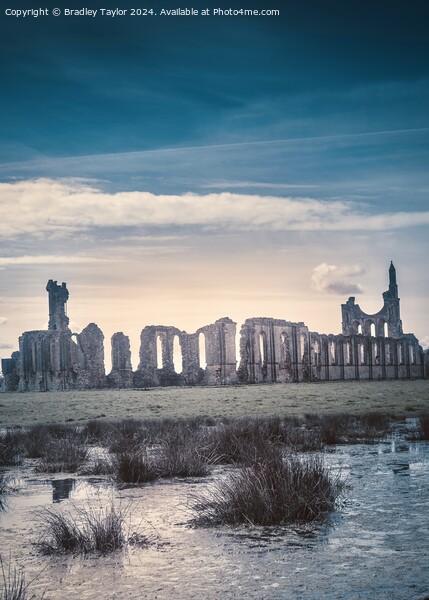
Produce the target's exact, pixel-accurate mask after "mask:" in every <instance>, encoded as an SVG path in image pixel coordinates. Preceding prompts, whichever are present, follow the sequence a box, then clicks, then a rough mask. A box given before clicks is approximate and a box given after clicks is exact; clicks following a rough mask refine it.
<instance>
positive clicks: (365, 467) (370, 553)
mask: <svg viewBox="0 0 429 600" xmlns="http://www.w3.org/2000/svg"><path fill="white" fill-rule="evenodd" d="M325 463H326V466H327V467H328V468H329V469H331V470H332V471H333V472H334V473H335V474H339V475H340V476H341V477H342V478H343V479H344V480H345V482H346V489H345V492H344V497H343V499H342V501H341V502H340V506H339V508H338V510H337V511H335V512H334V513H333V514H332V515H329V516H328V517H327V518H326V519H325V520H324V521H323V522H321V523H318V524H317V525H315V526H308V525H307V526H290V527H270V528H268V527H265V528H257V527H250V526H249V527H238V528H231V527H219V528H214V529H196V528H193V527H190V526H189V525H188V523H189V521H190V519H191V518H192V517H193V516H194V513H193V512H192V502H193V498H194V497H195V495H196V494H197V493H198V492H204V491H205V490H207V488H208V487H209V486H210V483H211V481H212V479H213V478H215V477H218V476H219V475H221V473H219V472H218V473H217V474H216V473H215V474H214V475H213V476H212V477H211V478H210V477H209V478H205V479H204V480H203V481H200V482H198V481H197V480H192V481H190V482H189V481H188V482H186V483H185V482H183V481H163V482H161V483H159V482H158V483H152V484H147V485H145V486H142V487H128V488H123V489H121V490H118V489H117V488H116V487H115V486H114V485H113V484H112V483H110V482H109V481H108V480H107V479H104V478H102V477H100V478H95V477H94V478H88V477H78V476H73V475H69V476H67V475H65V476H62V477H61V476H55V477H46V476H45V475H41V474H40V475H39V474H35V473H34V469H33V466H32V465H31V464H27V465H26V466H24V467H22V468H19V469H12V470H9V471H8V473H9V476H10V478H11V479H10V481H11V485H12V487H13V488H14V491H13V492H12V493H11V494H8V495H7V498H6V507H5V509H4V510H3V511H2V512H1V513H0V540H1V548H2V554H3V555H4V556H5V557H8V556H9V553H10V556H11V558H12V560H13V561H14V563H15V564H16V565H18V566H19V567H24V568H25V571H26V579H27V581H30V580H32V579H33V578H35V580H34V582H33V583H32V585H31V592H32V593H36V592H37V593H39V594H41V592H43V591H45V599H46V600H49V599H52V600H59V599H61V600H62V599H63V598H67V599H74V598H76V599H78V598H79V599H80V600H86V599H93V598H100V597H101V598H103V600H108V599H114V598H115V599H119V598H121V599H131V598H134V599H137V598H150V599H154V598H156V599H174V600H177V599H191V598H195V599H199V600H200V599H204V600H206V599H208V600H210V599H216V598H227V599H229V598H237V599H241V598H246V599H247V598H250V599H254V600H256V599H257V600H260V599H264V598H269V599H271V598H273V599H276V598H278V599H280V598H281V599H295V598H296V599H298V598H299V599H304V600H305V599H317V600H319V599H321V600H325V599H326V600H328V599H329V600H332V599H335V600H338V599H345V600H354V599H356V600H357V599H362V598H371V600H374V599H386V600H387V599H392V598H395V600H409V599H412V598H416V599H419V598H423V597H424V596H425V595H427V594H429V581H428V576H427V566H428V564H429V469H428V466H429V444H428V443H427V442H408V441H405V440H404V439H403V438H402V439H399V438H398V437H396V438H394V439H393V440H390V441H386V442H383V443H380V444H378V445H376V446H365V445H359V446H357V445H353V446H347V445H344V446H338V447H336V448H335V449H334V450H333V451H332V452H329V453H327V454H325ZM112 501H114V502H115V503H116V504H120V505H121V507H123V508H124V510H126V513H127V518H126V528H127V530H128V532H129V533H130V534H131V533H133V532H137V533H139V534H144V535H147V536H149V537H150V540H151V543H150V544H149V545H148V546H146V547H141V546H139V545H130V546H128V547H127V549H126V550H124V551H118V552H115V553H113V554H111V555H108V556H89V557H80V556H77V557H76V556H75V557H69V556H59V557H55V558H54V557H51V558H49V557H45V556H42V555H40V554H39V552H38V549H37V546H36V545H35V542H36V541H37V540H38V539H39V537H40V534H41V526H40V522H39V517H38V514H39V513H40V510H41V509H42V508H43V507H46V506H50V507H54V508H55V509H62V510H69V511H73V510H76V509H78V508H79V507H82V506H88V505H90V506H92V507H96V506H106V505H107V504H108V503H110V502H112Z"/></svg>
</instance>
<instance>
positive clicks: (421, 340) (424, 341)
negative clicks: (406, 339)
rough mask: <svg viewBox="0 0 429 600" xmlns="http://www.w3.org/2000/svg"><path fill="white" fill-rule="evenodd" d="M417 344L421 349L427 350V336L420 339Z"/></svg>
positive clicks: (428, 339) (428, 346)
mask: <svg viewBox="0 0 429 600" xmlns="http://www.w3.org/2000/svg"><path fill="white" fill-rule="evenodd" d="M419 342H420V345H421V346H422V347H423V349H426V348H429V335H425V336H424V337H422V338H420V340H419Z"/></svg>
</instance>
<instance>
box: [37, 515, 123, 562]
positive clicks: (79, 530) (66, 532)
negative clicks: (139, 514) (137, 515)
mask: <svg viewBox="0 0 429 600" xmlns="http://www.w3.org/2000/svg"><path fill="white" fill-rule="evenodd" d="M41 518H42V521H43V524H44V526H45V528H46V530H47V531H46V532H45V534H44V535H43V537H42V539H41V540H40V542H39V547H40V550H41V552H42V553H43V554H67V553H72V554H89V553H93V552H98V553H100V554H105V553H108V552H113V551H114V550H118V549H120V548H123V547H124V545H125V542H126V539H125V534H124V521H125V512H124V511H123V510H121V509H117V508H115V507H114V506H113V504H112V505H111V506H109V507H107V508H104V509H98V510H96V509H94V508H91V507H89V508H83V509H79V510H77V511H76V515H75V516H73V515H71V514H69V513H61V512H57V511H55V510H54V509H51V508H46V509H44V511H43V512H42V513H41Z"/></svg>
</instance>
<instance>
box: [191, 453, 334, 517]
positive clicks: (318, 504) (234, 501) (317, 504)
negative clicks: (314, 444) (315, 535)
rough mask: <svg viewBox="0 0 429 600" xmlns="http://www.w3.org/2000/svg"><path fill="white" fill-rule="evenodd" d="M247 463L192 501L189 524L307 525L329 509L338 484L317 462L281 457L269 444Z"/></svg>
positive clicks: (311, 458) (317, 460)
mask: <svg viewBox="0 0 429 600" xmlns="http://www.w3.org/2000/svg"><path fill="white" fill-rule="evenodd" d="M250 458H253V460H250ZM247 462H248V465H247V466H244V467H242V468H240V469H237V470H234V471H233V472H231V473H230V474H229V476H227V477H226V478H224V479H222V480H221V481H219V482H218V483H216V484H214V486H213V487H212V490H211V492H210V493H209V494H208V495H205V496H204V497H200V498H199V499H198V501H197V502H196V504H195V508H196V510H197V511H198V512H199V513H200V514H199V516H198V517H197V518H196V519H195V520H194V524H195V525H197V526H216V525H226V524H227V525H238V524H246V523H247V524H252V525H262V526H267V525H280V524H286V523H292V522H309V521H313V520H315V519H318V518H319V517H320V516H321V515H323V514H325V513H327V512H330V511H332V510H333V509H334V508H335V503H336V499H337V497H338V495H339V493H340V490H341V485H340V482H339V480H337V479H335V478H333V477H332V476H331V475H330V474H329V473H328V471H327V470H326V469H325V467H324V464H323V461H322V460H321V458H320V457H317V456H314V455H313V456H310V457H307V458H305V459H302V458H298V457H297V456H294V455H290V454H289V455H286V456H283V454H282V451H281V449H280V448H279V447H277V446H275V445H274V444H272V443H270V444H267V446H266V448H265V449H264V451H263V453H262V452H259V453H256V454H255V455H254V456H253V457H249V460H248V461H247Z"/></svg>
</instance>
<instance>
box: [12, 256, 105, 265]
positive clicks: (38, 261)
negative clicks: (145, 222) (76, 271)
mask: <svg viewBox="0 0 429 600" xmlns="http://www.w3.org/2000/svg"><path fill="white" fill-rule="evenodd" d="M95 262H111V259H107V258H94V257H89V256H42V255H39V256H28V255H25V256H0V265H3V266H10V265H50V264H54V265H55V264H60V265H62V264H80V263H95Z"/></svg>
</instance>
